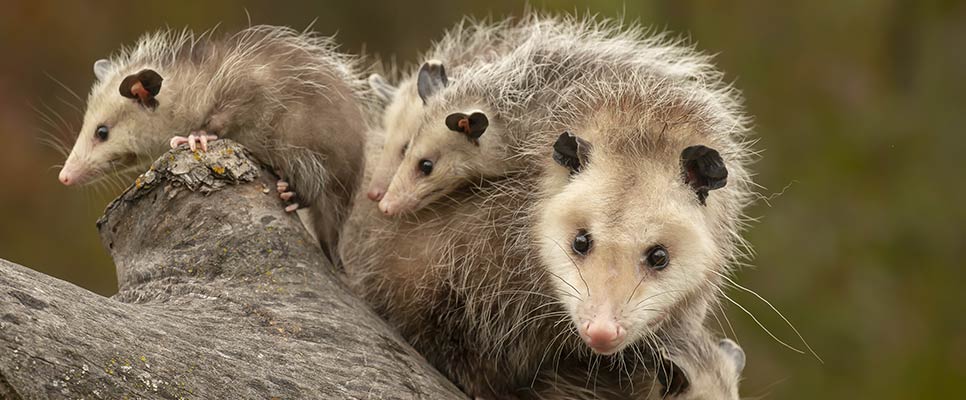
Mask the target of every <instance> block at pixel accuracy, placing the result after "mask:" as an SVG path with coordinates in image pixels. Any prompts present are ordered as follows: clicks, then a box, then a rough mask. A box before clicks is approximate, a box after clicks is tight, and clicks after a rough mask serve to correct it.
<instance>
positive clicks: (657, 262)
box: [644, 245, 671, 271]
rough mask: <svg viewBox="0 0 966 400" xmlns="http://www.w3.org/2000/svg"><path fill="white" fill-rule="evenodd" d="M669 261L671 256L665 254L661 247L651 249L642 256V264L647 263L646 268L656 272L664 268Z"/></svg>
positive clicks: (665, 250)
mask: <svg viewBox="0 0 966 400" xmlns="http://www.w3.org/2000/svg"><path fill="white" fill-rule="evenodd" d="M670 261H671V255H669V254H668V253H667V249H665V248H664V246H661V245H657V246H654V247H651V248H650V249H648V250H647V253H646V254H645V255H644V262H645V263H647V266H648V267H650V268H651V269H654V270H657V271H660V270H662V269H664V268H666V267H667V264H668V263H669V262H670Z"/></svg>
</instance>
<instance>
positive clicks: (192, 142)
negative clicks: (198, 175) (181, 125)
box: [188, 133, 198, 151]
mask: <svg viewBox="0 0 966 400" xmlns="http://www.w3.org/2000/svg"><path fill="white" fill-rule="evenodd" d="M197 140H198V137H197V136H195V134H193V133H192V134H190V135H188V147H190V148H191V151H197V150H198V145H197Z"/></svg>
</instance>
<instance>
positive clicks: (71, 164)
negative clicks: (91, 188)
mask: <svg viewBox="0 0 966 400" xmlns="http://www.w3.org/2000/svg"><path fill="white" fill-rule="evenodd" d="M85 175H86V173H84V171H83V168H80V167H79V166H78V163H77V162H75V161H74V159H73V158H70V157H68V158H67V162H65V163H64V167H63V168H61V169H60V174H59V175H58V176H57V179H58V180H60V183H63V184H64V186H71V185H78V184H81V183H83V179H84V176H85Z"/></svg>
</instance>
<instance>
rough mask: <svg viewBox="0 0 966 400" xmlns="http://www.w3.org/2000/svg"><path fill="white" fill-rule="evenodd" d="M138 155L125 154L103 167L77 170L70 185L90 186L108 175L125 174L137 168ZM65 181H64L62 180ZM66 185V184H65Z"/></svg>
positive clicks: (105, 163) (102, 165) (107, 162)
mask: <svg viewBox="0 0 966 400" xmlns="http://www.w3.org/2000/svg"><path fill="white" fill-rule="evenodd" d="M136 162H137V154H134V153H125V154H122V155H120V156H118V157H115V158H112V159H110V160H108V161H106V162H104V163H103V164H101V165H98V166H95V167H92V168H84V169H80V170H76V171H75V173H76V175H73V176H71V178H70V183H69V184H70V185H89V184H93V183H95V182H98V181H100V180H101V179H103V178H104V177H105V176H107V175H108V174H111V173H113V174H123V173H126V172H128V171H130V170H131V169H132V168H135V167H136V166H137V164H136ZM62 181H63V180H62ZM65 184H66V183H65Z"/></svg>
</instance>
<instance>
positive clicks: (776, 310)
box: [714, 271, 825, 364]
mask: <svg viewBox="0 0 966 400" xmlns="http://www.w3.org/2000/svg"><path fill="white" fill-rule="evenodd" d="M714 273H716V274H718V276H720V277H722V278H724V279H725V280H727V281H728V282H729V283H730V284H731V285H734V286H735V287H736V288H738V289H741V290H744V291H745V292H748V293H751V294H752V295H754V296H755V297H757V298H758V300H761V301H762V302H764V303H765V304H767V305H768V307H770V308H771V310H772V311H774V312H775V313H776V314H778V316H779V317H781V319H782V320H783V321H785V324H787V325H788V327H789V328H792V331H794V332H795V334H796V335H798V339H799V340H801V341H802V343H803V344H804V345H805V348H807V349H808V351H809V352H810V353H812V356H814V357H815V358H816V359H818V361H819V362H821V363H822V364H824V363H825V361H823V360H822V357H819V356H818V354H816V353H815V350H812V346H810V345H809V344H808V341H806V340H805V338H804V337H802V334H801V333H800V332H798V329H797V328H795V325H794V324H792V323H791V321H789V320H788V318H785V315H784V314H782V313H781V311H778V309H777V308H775V306H774V305H772V304H771V302H770V301H768V300H766V299H765V298H764V297H762V296H761V295H760V294H758V293H757V292H755V291H754V290H751V289H748V288H746V287H744V286H741V285H739V284H738V283H737V282H735V281H734V280H732V279H731V278H729V277H727V276H726V275H724V274H721V273H719V272H717V271H714ZM729 300H730V299H729ZM756 322H757V321H756Z"/></svg>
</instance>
